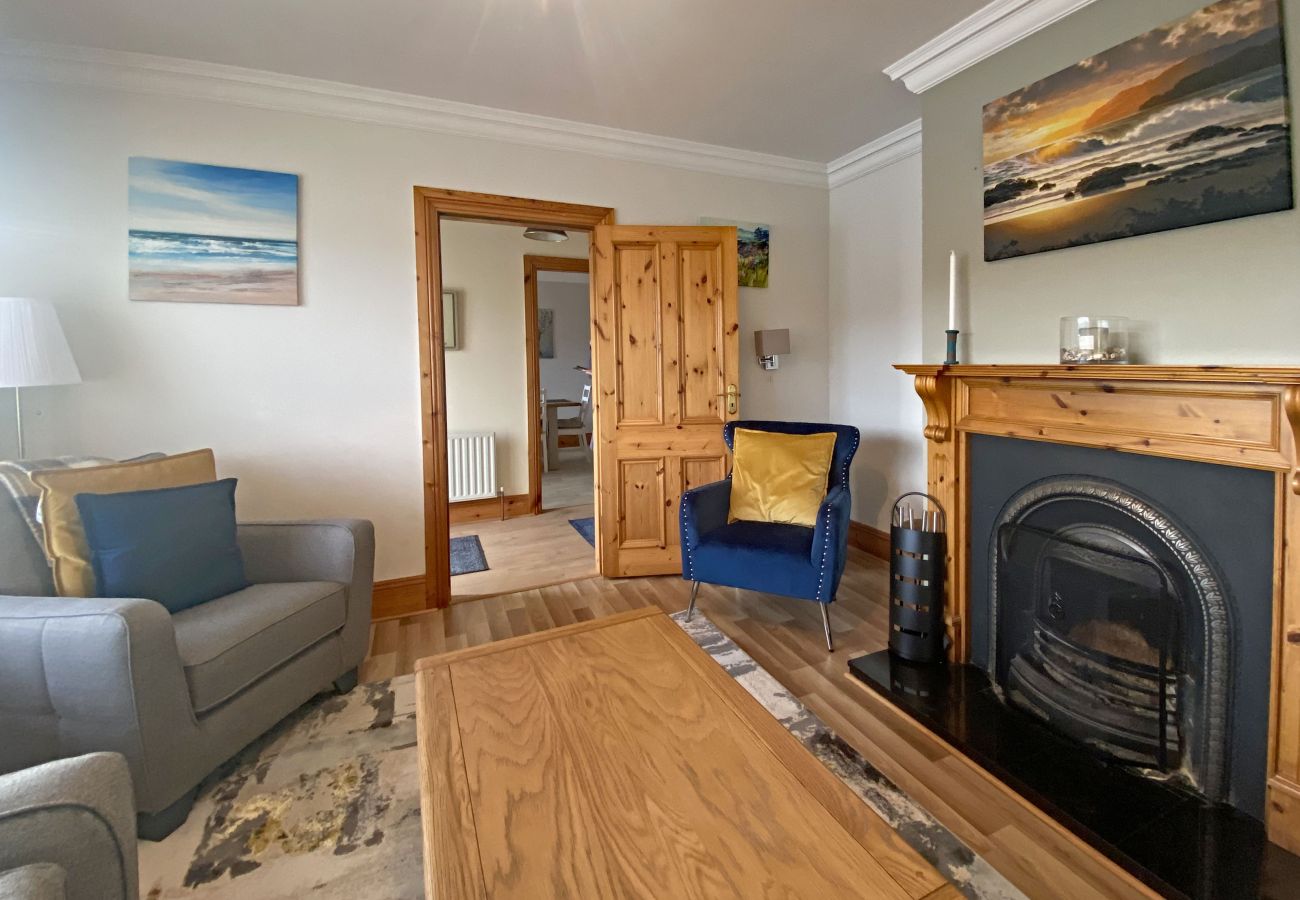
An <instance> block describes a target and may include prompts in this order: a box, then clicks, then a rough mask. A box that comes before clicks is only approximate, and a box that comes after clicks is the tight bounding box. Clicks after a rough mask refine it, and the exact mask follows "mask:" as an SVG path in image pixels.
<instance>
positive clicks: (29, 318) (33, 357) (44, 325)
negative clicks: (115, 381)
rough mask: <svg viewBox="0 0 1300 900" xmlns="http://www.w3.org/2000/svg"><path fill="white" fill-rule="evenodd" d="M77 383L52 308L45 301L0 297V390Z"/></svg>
mask: <svg viewBox="0 0 1300 900" xmlns="http://www.w3.org/2000/svg"><path fill="white" fill-rule="evenodd" d="M80 382H81V372H80V371H78V369H77V361H76V360H75V359H73V358H72V349H71V348H70V347H69V346H68V339H67V338H65V337H64V336H63V328H62V327H61V326H60V325H59V315H58V313H56V312H55V311H54V307H53V306H52V305H50V304H49V303H48V302H46V301H45V300H30V299H27V298H25V297H0V387H5V388H12V387H38V386H40V385H47V384H78V383H80Z"/></svg>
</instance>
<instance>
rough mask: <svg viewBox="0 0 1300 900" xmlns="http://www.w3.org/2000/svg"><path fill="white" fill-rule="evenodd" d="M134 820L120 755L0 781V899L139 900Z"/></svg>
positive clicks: (75, 760)
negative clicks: (137, 898) (137, 899)
mask: <svg viewBox="0 0 1300 900" xmlns="http://www.w3.org/2000/svg"><path fill="white" fill-rule="evenodd" d="M134 813H135V804H134V803H133V801H132V799H131V776H130V773H129V772H128V771H127V767H126V760H124V759H123V758H122V757H121V756H119V755H118V754H116V753H91V754H88V755H86V756H78V757H75V758H73V759H61V760H58V761H56V762H51V763H46V764H45V765H42V766H36V767H35V768H31V769H24V770H22V771H20V772H14V773H12V774H9V775H0V900H136V897H138V896H139V889H138V886H137V879H138V878H139V874H138V872H137V869H136V844H135V816H134Z"/></svg>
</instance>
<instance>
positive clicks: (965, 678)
mask: <svg viewBox="0 0 1300 900" xmlns="http://www.w3.org/2000/svg"><path fill="white" fill-rule="evenodd" d="M849 670H850V672H852V674H853V675H855V676H856V677H857V678H859V679H860V680H861V681H862V682H864V683H865V684H866V685H867V686H868V687H870V688H872V689H873V690H875V691H876V692H878V693H879V694H881V695H882V696H883V697H884V698H885V699H886V700H888V701H890V702H891V703H892V704H894V705H895V706H896V707H898V708H899V709H901V710H902V711H903V712H905V713H907V714H908V715H910V716H911V717H912V718H914V719H916V720H917V721H918V722H920V723H921V724H922V725H924V726H925V727H926V728H928V729H929V730H931V731H933V732H934V733H936V734H937V735H939V736H940V737H941V738H943V739H944V740H946V741H947V742H948V743H950V744H952V745H953V746H954V747H956V748H957V749H958V750H960V751H961V752H962V753H964V754H965V755H966V756H967V757H969V758H970V759H971V760H972V761H974V762H975V763H977V764H978V765H980V766H981V767H983V768H984V769H985V770H987V771H988V772H989V773H991V774H992V775H994V776H996V777H997V778H998V779H999V780H1001V781H1002V782H1003V783H1005V784H1006V785H1007V786H1009V787H1011V788H1012V789H1013V790H1015V791H1017V792H1018V793H1019V794H1020V795H1021V796H1023V797H1025V798H1026V799H1027V800H1029V801H1030V802H1031V803H1033V804H1034V805H1035V806H1037V807H1038V808H1039V809H1041V810H1043V811H1044V812H1046V813H1048V814H1049V815H1051V816H1052V817H1054V818H1055V819H1057V820H1058V821H1059V822H1061V823H1062V824H1063V825H1064V826H1065V827H1067V828H1068V829H1069V830H1070V831H1072V832H1073V833H1074V834H1076V835H1078V836H1079V837H1080V838H1081V839H1083V840H1085V841H1087V842H1088V843H1089V844H1091V845H1092V846H1094V847H1096V848H1097V850H1099V851H1100V852H1101V853H1103V854H1105V855H1106V856H1108V857H1110V858H1111V859H1113V860H1114V861H1115V862H1116V863H1118V864H1119V865H1121V866H1123V867H1124V868H1125V869H1127V870H1128V871H1129V872H1131V873H1133V875H1134V876H1136V877H1137V878H1140V879H1141V880H1142V881H1143V882H1145V883H1146V884H1148V885H1150V886H1151V887H1152V888H1154V889H1155V890H1157V891H1159V892H1161V893H1162V894H1164V895H1166V896H1169V897H1187V898H1194V900H1201V898H1207V900H1208V898H1223V897H1231V898H1249V897H1262V898H1269V900H1272V898H1277V900H1281V898H1295V897H1298V896H1300V857H1297V856H1295V855H1293V854H1291V853H1288V852H1287V851H1285V850H1283V849H1281V848H1280V847H1278V846H1277V845H1275V844H1271V843H1269V841H1268V839H1267V837H1266V836H1265V832H1264V826H1263V825H1262V824H1261V823H1260V822H1259V821H1258V820H1256V819H1254V818H1252V817H1250V816H1248V815H1246V814H1244V813H1241V812H1239V811H1237V810H1235V809H1233V808H1232V807H1231V806H1228V805H1226V804H1211V803H1208V802H1206V801H1205V800H1204V799H1202V798H1200V797H1198V796H1196V795H1194V794H1191V793H1189V792H1187V791H1185V790H1181V789H1179V788H1177V787H1172V786H1168V785H1165V784H1163V783H1160V782H1157V781H1153V780H1151V779H1149V778H1144V777H1141V776H1140V775H1137V774H1135V773H1133V772H1131V771H1129V770H1127V769H1125V768H1124V767H1123V766H1121V765H1118V764H1115V763H1112V762H1108V761H1105V760H1103V759H1101V758H1099V757H1098V756H1096V755H1094V754H1093V753H1092V752H1091V751H1089V750H1088V749H1086V748H1085V747H1083V746H1082V745H1080V744H1077V743H1075V742H1073V741H1071V740H1069V739H1067V738H1064V737H1062V736H1060V735H1058V734H1057V733H1055V732H1053V731H1050V730H1049V729H1047V728H1045V727H1044V726H1043V725H1041V724H1039V723H1038V722H1037V721H1036V720H1035V719H1033V718H1031V717H1030V716H1028V715H1026V714H1025V713H1022V712H1020V711H1018V710H1016V709H1013V708H1011V707H1009V706H1007V705H1006V704H1004V703H1002V702H1001V701H1000V700H999V698H998V697H997V695H996V694H995V693H994V690H993V687H992V685H991V683H990V682H989V679H988V676H987V675H985V674H984V672H983V671H981V670H980V669H978V668H976V667H974V666H952V667H949V666H917V665H914V664H910V663H906V662H903V661H901V660H897V659H895V658H893V657H891V656H890V654H889V652H888V651H881V652H879V653H872V654H869V655H867V656H860V657H858V658H857V659H852V660H850V661H849Z"/></svg>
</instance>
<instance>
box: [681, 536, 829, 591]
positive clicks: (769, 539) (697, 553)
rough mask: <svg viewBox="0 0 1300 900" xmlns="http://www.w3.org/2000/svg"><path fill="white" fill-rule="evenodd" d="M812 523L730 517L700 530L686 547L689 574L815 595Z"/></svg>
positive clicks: (753, 587)
mask: <svg viewBox="0 0 1300 900" xmlns="http://www.w3.org/2000/svg"><path fill="white" fill-rule="evenodd" d="M812 541H813V529H811V528H806V527H804V526H803V525H786V524H782V523H773V522H732V523H731V524H730V525H723V526H722V527H720V528H715V529H713V530H712V531H710V532H708V533H707V534H705V535H702V536H701V538H700V541H699V543H698V544H697V545H696V546H695V548H694V549H693V550H691V551H690V560H689V564H690V568H691V572H692V578H693V579H694V580H697V581H705V582H708V583H709V584H725V585H727V586H729V587H739V588H749V589H751V590H760V591H766V592H768V593H770V594H783V595H784V596H787V597H802V598H805V599H809V600H811V599H814V598H815V597H816V596H817V576H818V574H819V573H818V569H817V568H816V567H814V566H813V564H812Z"/></svg>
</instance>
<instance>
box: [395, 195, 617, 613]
mask: <svg viewBox="0 0 1300 900" xmlns="http://www.w3.org/2000/svg"><path fill="white" fill-rule="evenodd" d="M413 193H414V200H415V250H416V252H415V277H416V299H417V305H416V310H417V316H418V331H419V343H420V431H421V440H422V452H421V457H422V461H423V467H424V607H425V609H434V608H440V607H445V606H447V605H448V604H450V602H451V547H450V541H451V529H450V522H449V520H448V506H449V504H448V499H447V385H446V367H445V359H444V355H443V354H444V351H443V346H442V345H443V322H442V238H441V231H440V228H439V219H440V217H441V216H451V217H455V218H458V219H469V220H472V221H476V222H494V223H497V224H503V225H518V226H520V227H524V226H527V225H537V226H541V227H549V228H565V229H573V230H581V231H591V230H593V229H594V228H595V227H596V226H597V225H612V224H614V210H613V209H612V208H610V207H605V206H584V205H580V204H576V203H557V202H552V201H547V200H529V199H526V198H523V197H508V196H502V195H498V194H479V193H474V192H471V191H453V190H446V189H442V188H427V187H419V186H417V187H416V188H414V192H413ZM534 327H535V326H534ZM592 384H593V392H594V390H595V381H594V372H593V383H592ZM534 452H536V451H535V450H534Z"/></svg>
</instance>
